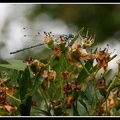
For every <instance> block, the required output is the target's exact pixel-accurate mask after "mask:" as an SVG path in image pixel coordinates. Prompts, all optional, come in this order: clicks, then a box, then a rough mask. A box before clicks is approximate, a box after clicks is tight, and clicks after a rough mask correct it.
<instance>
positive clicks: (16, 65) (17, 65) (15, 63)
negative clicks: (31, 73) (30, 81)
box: [0, 59, 26, 71]
mask: <svg viewBox="0 0 120 120" xmlns="http://www.w3.org/2000/svg"><path fill="white" fill-rule="evenodd" d="M7 62H8V63H9V64H0V66H1V67H5V68H10V69H16V70H22V71H24V69H25V67H26V63H23V61H21V60H14V59H13V60H7Z"/></svg>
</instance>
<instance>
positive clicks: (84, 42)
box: [81, 30, 95, 47]
mask: <svg viewBox="0 0 120 120" xmlns="http://www.w3.org/2000/svg"><path fill="white" fill-rule="evenodd" d="M94 40H95V34H94V35H93V36H92V35H91V36H90V37H89V36H88V30H87V33H86V35H85V36H83V37H82V40H81V43H82V46H83V47H90V46H91V45H92V44H93V43H94Z"/></svg>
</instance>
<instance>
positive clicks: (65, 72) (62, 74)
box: [61, 70, 69, 79]
mask: <svg viewBox="0 0 120 120" xmlns="http://www.w3.org/2000/svg"><path fill="white" fill-rule="evenodd" d="M61 76H62V77H63V78H64V79H67V78H69V72H68V71H67V70H66V71H63V72H62V73H61Z"/></svg>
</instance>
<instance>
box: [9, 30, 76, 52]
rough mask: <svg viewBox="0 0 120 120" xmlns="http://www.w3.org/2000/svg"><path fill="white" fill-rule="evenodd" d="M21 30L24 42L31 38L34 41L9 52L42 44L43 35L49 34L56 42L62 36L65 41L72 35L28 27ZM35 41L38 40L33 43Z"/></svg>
mask: <svg viewBox="0 0 120 120" xmlns="http://www.w3.org/2000/svg"><path fill="white" fill-rule="evenodd" d="M21 32H22V33H23V34H24V36H23V38H22V40H23V41H25V42H30V41H31V39H32V41H34V45H31V46H28V47H25V48H22V49H19V50H15V51H12V52H10V54H15V53H18V52H21V51H24V50H27V49H31V48H35V47H38V46H42V45H44V36H45V35H51V36H52V37H53V38H54V42H57V41H58V40H59V38H63V39H65V40H66V41H69V40H71V39H72V38H73V37H74V35H72V34H68V35H66V34H56V33H52V32H48V33H47V32H42V31H39V30H37V29H29V28H23V29H22V30H21ZM36 42H39V43H37V44H35V43H36Z"/></svg>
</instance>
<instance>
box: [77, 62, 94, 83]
mask: <svg viewBox="0 0 120 120" xmlns="http://www.w3.org/2000/svg"><path fill="white" fill-rule="evenodd" d="M92 65H93V60H92V61H90V60H89V61H87V62H86V64H85V68H86V69H87V70H88V72H91V71H90V70H91V67H92ZM88 76H89V75H88V73H87V72H86V71H85V69H84V68H83V69H82V70H81V71H80V73H79V76H78V78H77V80H78V82H79V83H83V82H84V81H85V79H86V78H87V77H88Z"/></svg>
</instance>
